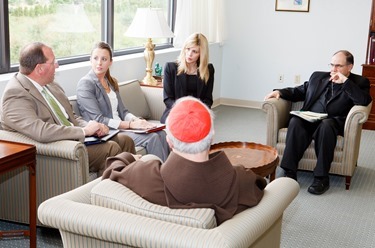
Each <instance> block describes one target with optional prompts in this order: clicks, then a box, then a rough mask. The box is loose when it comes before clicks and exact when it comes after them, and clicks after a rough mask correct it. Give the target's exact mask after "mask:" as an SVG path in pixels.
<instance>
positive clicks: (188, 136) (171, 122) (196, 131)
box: [167, 100, 211, 143]
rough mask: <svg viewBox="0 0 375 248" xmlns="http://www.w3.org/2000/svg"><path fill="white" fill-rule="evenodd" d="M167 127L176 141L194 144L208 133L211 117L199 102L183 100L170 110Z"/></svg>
mask: <svg viewBox="0 0 375 248" xmlns="http://www.w3.org/2000/svg"><path fill="white" fill-rule="evenodd" d="M167 125H168V129H169V131H170V132H171V133H172V135H173V136H174V137H175V138H176V139H178V140H180V141H181V142H186V143H194V142H198V141H200V140H202V139H204V138H205V137H206V136H207V135H208V133H209V132H210V130H211V116H210V113H209V112H208V111H207V109H206V107H205V106H204V105H203V104H202V103H201V102H198V101H194V100H185V101H181V102H179V103H178V104H177V105H176V106H174V107H173V108H172V110H171V112H170V113H169V115H168V121H167Z"/></svg>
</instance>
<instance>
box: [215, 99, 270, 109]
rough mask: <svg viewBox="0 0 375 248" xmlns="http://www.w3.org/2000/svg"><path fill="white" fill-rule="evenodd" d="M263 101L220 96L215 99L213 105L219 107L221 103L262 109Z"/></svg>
mask: <svg viewBox="0 0 375 248" xmlns="http://www.w3.org/2000/svg"><path fill="white" fill-rule="evenodd" d="M262 104H263V102H258V101H249V100H240V99H232V98H219V99H215V100H214V102H213V104H212V107H213V108H214V107H217V106H219V105H226V106H234V107H243V108H255V109H261V108H262Z"/></svg>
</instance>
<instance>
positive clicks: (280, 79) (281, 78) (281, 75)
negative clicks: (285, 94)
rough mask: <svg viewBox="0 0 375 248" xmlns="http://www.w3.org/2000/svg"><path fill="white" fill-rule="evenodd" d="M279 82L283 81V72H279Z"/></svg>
mask: <svg viewBox="0 0 375 248" xmlns="http://www.w3.org/2000/svg"><path fill="white" fill-rule="evenodd" d="M279 83H284V74H279Z"/></svg>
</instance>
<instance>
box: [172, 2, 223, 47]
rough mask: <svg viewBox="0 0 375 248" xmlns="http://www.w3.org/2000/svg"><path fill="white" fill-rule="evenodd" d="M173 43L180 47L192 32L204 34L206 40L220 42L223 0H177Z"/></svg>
mask: <svg viewBox="0 0 375 248" xmlns="http://www.w3.org/2000/svg"><path fill="white" fill-rule="evenodd" d="M176 7H177V9H176V22H175V31H174V35H175V37H174V39H173V45H174V46H175V47H182V45H183V43H184V41H185V39H186V38H187V37H188V36H189V35H190V34H192V33H195V32H199V33H202V34H204V35H205V36H206V37H207V39H208V42H210V43H211V42H219V43H222V42H223V40H224V36H225V33H224V32H225V30H224V22H225V21H224V0H178V1H177V6H176Z"/></svg>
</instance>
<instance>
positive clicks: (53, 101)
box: [42, 88, 72, 126]
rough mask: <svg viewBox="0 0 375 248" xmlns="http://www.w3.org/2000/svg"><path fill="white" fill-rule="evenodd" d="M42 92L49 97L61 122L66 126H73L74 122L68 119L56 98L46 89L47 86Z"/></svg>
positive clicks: (48, 99)
mask: <svg viewBox="0 0 375 248" xmlns="http://www.w3.org/2000/svg"><path fill="white" fill-rule="evenodd" d="M42 93H43V95H44V97H45V98H46V99H47V101H48V102H49V104H50V105H51V107H52V109H53V112H54V113H55V114H56V116H57V118H58V119H59V120H60V123H61V124H63V125H65V126H71V125H72V124H71V123H70V122H69V121H68V119H67V118H66V117H65V115H64V113H63V112H62V110H61V108H60V107H59V105H58V104H57V102H56V101H55V99H54V98H53V97H52V96H51V95H50V94H49V93H48V91H46V89H45V88H43V90H42Z"/></svg>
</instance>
